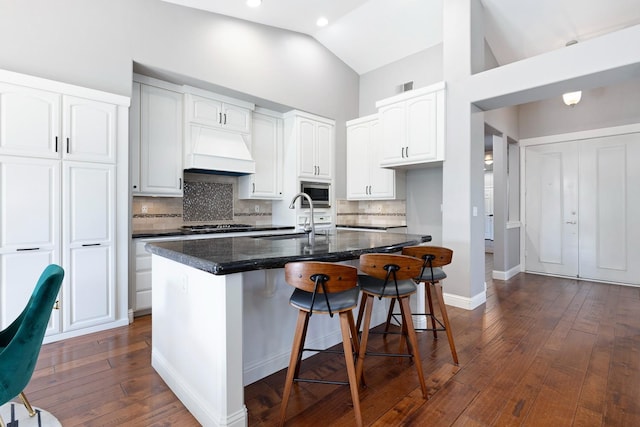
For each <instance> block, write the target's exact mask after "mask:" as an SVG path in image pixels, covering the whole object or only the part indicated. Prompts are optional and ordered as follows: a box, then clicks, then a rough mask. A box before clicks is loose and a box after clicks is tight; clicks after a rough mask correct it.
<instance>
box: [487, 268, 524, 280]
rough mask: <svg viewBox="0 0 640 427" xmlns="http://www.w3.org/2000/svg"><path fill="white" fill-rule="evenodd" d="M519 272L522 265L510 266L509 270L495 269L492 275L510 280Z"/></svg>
mask: <svg viewBox="0 0 640 427" xmlns="http://www.w3.org/2000/svg"><path fill="white" fill-rule="evenodd" d="M518 273H520V265H516V266H515V267H513V268H510V269H509V270H507V271H498V270H493V272H492V273H491V277H493V278H494V279H496V280H509V279H511V278H512V277H513V276H515V275H516V274H518Z"/></svg>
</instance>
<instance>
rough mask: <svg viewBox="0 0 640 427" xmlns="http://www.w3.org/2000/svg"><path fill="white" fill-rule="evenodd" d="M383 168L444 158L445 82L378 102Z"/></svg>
mask: <svg viewBox="0 0 640 427" xmlns="http://www.w3.org/2000/svg"><path fill="white" fill-rule="evenodd" d="M376 106H377V107H378V117H379V121H380V138H381V144H382V157H381V162H380V165H381V166H383V167H412V166H413V167H416V166H419V165H422V164H426V163H429V162H440V161H443V160H444V114H445V111H444V83H439V84H436V85H432V86H428V87H425V88H422V89H417V90H414V91H410V92H405V93H402V94H400V95H397V96H394V97H392V98H388V99H385V100H382V101H378V102H377V103H376Z"/></svg>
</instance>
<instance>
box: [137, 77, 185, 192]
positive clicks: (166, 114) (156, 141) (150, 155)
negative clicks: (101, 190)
mask: <svg viewBox="0 0 640 427" xmlns="http://www.w3.org/2000/svg"><path fill="white" fill-rule="evenodd" d="M182 98H183V95H182V94H181V93H179V92H176V91H172V90H169V89H165V88H161V87H156V86H152V85H147V84H140V83H137V82H134V84H133V97H132V104H131V105H132V108H131V110H130V118H131V127H130V129H129V132H130V139H131V165H132V168H131V170H132V173H131V174H132V179H131V185H132V192H133V195H136V196H137V195H141V196H142V195H144V196H172V197H181V196H182V188H183V181H182V174H183V171H182V147H183V132H182V126H183V102H182Z"/></svg>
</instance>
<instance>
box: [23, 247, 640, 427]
mask: <svg viewBox="0 0 640 427" xmlns="http://www.w3.org/2000/svg"><path fill="white" fill-rule="evenodd" d="M487 259H488V267H489V268H488V271H491V263H490V261H491V255H488V258H487ZM288 309H291V308H290V307H283V310H288ZM449 315H450V317H451V322H452V325H453V332H454V336H455V341H456V346H457V350H458V355H459V358H460V366H454V365H453V364H452V362H451V354H450V352H449V348H448V345H447V340H446V336H445V335H444V334H442V336H441V337H439V339H438V340H437V341H434V340H433V338H432V336H431V334H428V333H420V334H419V336H418V339H419V343H420V352H421V356H422V364H423V368H424V371H425V375H426V377H427V387H428V389H429V400H428V401H425V400H423V399H422V397H421V392H420V387H419V384H418V380H417V378H416V374H415V368H414V367H413V365H412V364H411V362H410V361H408V360H400V361H399V360H397V359H389V358H379V357H368V358H367V359H366V362H365V375H366V381H367V387H366V388H365V389H363V390H362V391H361V404H362V411H363V418H364V422H365V424H366V425H369V426H393V425H397V426H422V425H430V426H431V425H435V426H439V425H442V426H450V425H454V426H494V425H527V426H571V425H575V426H640V289H639V288H633V287H623V286H615V285H607V284H598V283H591V282H583V281H576V280H569V279H558V278H551V277H545V276H537V275H529V274H520V275H518V276H516V277H515V278H513V279H511V280H509V281H506V282H503V281H497V280H495V281H492V280H491V279H490V277H488V279H487V303H486V304H484V305H482V306H481V307H478V308H477V309H475V310H473V311H467V310H462V309H457V308H454V307H450V308H449ZM396 339H397V338H395V337H389V338H387V342H386V343H385V340H384V339H383V337H382V336H381V335H372V336H371V338H370V344H371V345H372V346H374V347H377V348H380V349H382V348H384V347H385V346H389V347H391V348H393V349H395V347H396V345H397V344H396V343H397V341H395V340H396ZM150 341H151V321H150V317H148V316H147V317H142V318H137V319H136V320H135V322H134V323H133V324H132V325H130V326H128V327H124V328H119V329H114V330H111V331H106V332H101V333H97V334H92V335H87V336H83V337H80V338H75V339H70V340H66V341H63V342H57V343H52V344H47V345H45V346H44V347H43V349H42V352H41V355H40V359H39V361H38V366H37V369H36V372H35V373H34V375H33V378H32V381H31V383H30V384H29V386H28V387H27V390H26V392H27V395H28V396H29V398H30V400H31V401H32V404H34V405H35V406H39V407H43V408H45V409H47V410H49V411H50V412H52V413H53V414H54V415H56V416H57V417H58V418H59V420H60V421H61V422H62V424H63V425H64V426H65V427H71V426H80V425H82V426H104V425H113V426H116V425H127V426H169V425H175V426H191V425H198V423H197V422H196V421H195V419H194V418H193V417H192V416H191V415H190V414H189V412H188V411H187V410H186V409H185V408H184V407H183V406H182V404H181V403H180V402H179V401H178V400H177V399H176V398H175V396H174V395H173V394H172V392H171V391H170V390H169V389H168V388H167V387H166V385H165V384H164V382H163V381H162V380H161V379H160V378H159V376H158V375H157V374H156V373H155V371H154V370H153V369H152V368H151V366H150ZM177 344H179V343H177ZM184 351H185V352H188V351H189V349H188V348H185V349H184ZM341 359H342V357H341V356H339V355H329V354H321V355H317V356H313V357H312V358H310V359H308V360H306V361H305V362H304V363H303V366H302V370H303V371H304V372H305V374H306V375H307V376H313V375H318V376H322V377H323V378H340V379H342V378H346V374H345V370H344V364H343V362H342V360H341ZM284 376H285V371H284V370H283V371H280V372H278V373H276V374H274V375H271V376H269V377H267V378H265V379H263V380H261V381H259V382H256V383H254V384H251V385H250V386H248V387H247V388H246V391H245V398H246V403H247V407H248V410H249V424H250V425H252V426H273V425H276V423H277V419H278V411H279V407H280V396H281V393H282V385H283V383H284ZM350 402H351V399H350V394H349V389H348V387H340V386H329V385H318V384H307V383H301V384H299V385H297V386H295V387H294V390H293V392H292V395H291V400H290V403H289V407H288V411H287V414H288V421H287V425H291V426H314V425H315V426H341V425H342V426H350V425H353V423H354V418H353V413H352V408H351V404H350Z"/></svg>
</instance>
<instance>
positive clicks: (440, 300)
mask: <svg viewBox="0 0 640 427" xmlns="http://www.w3.org/2000/svg"><path fill="white" fill-rule="evenodd" d="M434 290H435V292H436V298H437V299H438V305H439V306H440V312H441V313H442V322H443V323H444V328H445V332H446V333H447V339H448V340H449V347H450V348H451V356H452V357H453V363H455V364H456V365H457V364H458V353H457V352H456V345H455V343H454V342H453V332H451V324H450V323H449V315H448V314H447V307H446V306H445V305H444V296H443V295H442V285H441V284H440V283H435V284H434Z"/></svg>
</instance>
